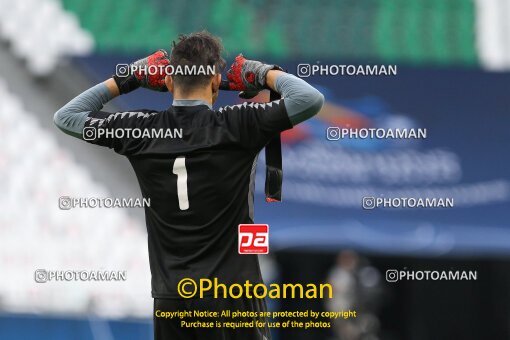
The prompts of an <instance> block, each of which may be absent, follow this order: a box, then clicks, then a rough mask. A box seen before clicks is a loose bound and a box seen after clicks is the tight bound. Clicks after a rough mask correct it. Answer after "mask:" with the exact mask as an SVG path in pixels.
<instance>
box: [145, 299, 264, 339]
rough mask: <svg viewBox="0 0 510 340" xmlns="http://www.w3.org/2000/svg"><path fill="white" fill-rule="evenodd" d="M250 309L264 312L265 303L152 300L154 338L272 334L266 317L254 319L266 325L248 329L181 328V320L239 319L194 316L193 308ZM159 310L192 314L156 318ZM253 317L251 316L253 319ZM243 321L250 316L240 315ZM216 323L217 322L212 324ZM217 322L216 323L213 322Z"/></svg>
mask: <svg viewBox="0 0 510 340" xmlns="http://www.w3.org/2000/svg"><path fill="white" fill-rule="evenodd" d="M195 310H197V311H210V312H218V313H219V314H218V315H221V314H220V313H221V312H222V311H231V312H232V311H253V312H266V311H267V308H266V302H265V300H263V299H242V298H241V299H214V298H203V299H154V314H153V318H154V339H155V340H194V339H196V340H203V339H206V340H216V339H221V340H238V339H239V340H270V339H271V334H270V332H269V328H268V327H267V320H266V319H265V318H256V319H257V320H259V321H262V322H265V325H266V326H265V327H260V328H257V327H250V328H235V329H234V328H230V327H211V328H196V327H182V326H181V322H182V321H184V320H185V321H187V322H194V321H200V322H209V323H210V322H216V321H218V322H223V321H231V322H235V321H236V320H239V319H232V318H221V317H220V318H218V319H216V318H210V317H209V318H201V317H197V316H193V311H195ZM156 311H159V312H158V315H160V312H175V311H190V312H191V315H192V316H191V317H186V318H183V319H180V318H178V317H176V318H162V317H156ZM252 319H253V318H252ZM242 320H243V321H247V320H250V318H242ZM215 324H216V323H215ZM216 325H217V324H216Z"/></svg>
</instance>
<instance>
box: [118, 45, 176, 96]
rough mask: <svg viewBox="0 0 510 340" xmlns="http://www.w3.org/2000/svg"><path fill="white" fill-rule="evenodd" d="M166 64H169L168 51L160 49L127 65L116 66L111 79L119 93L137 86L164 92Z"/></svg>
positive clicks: (165, 88)
mask: <svg viewBox="0 0 510 340" xmlns="http://www.w3.org/2000/svg"><path fill="white" fill-rule="evenodd" d="M168 65H170V58H169V56H168V52H167V51H165V50H163V49H161V50H158V51H156V52H154V53H153V54H151V55H150V56H148V57H146V58H143V59H140V60H137V61H135V62H133V63H131V64H129V65H122V66H120V67H119V66H117V70H116V73H117V74H115V75H114V76H113V79H114V80H115V83H116V84H117V87H118V88H119V92H120V94H125V93H129V92H131V91H133V90H136V89H137V88H139V87H143V88H146V89H149V90H153V91H160V92H166V91H168V89H167V87H166V85H165V76H166V69H167V67H168Z"/></svg>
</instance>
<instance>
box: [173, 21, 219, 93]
mask: <svg viewBox="0 0 510 340" xmlns="http://www.w3.org/2000/svg"><path fill="white" fill-rule="evenodd" d="M172 45H173V46H172V54H171V56H170V65H172V66H173V67H174V70H175V69H177V68H178V67H180V68H183V67H186V66H188V67H190V66H196V67H204V68H207V66H209V68H210V67H211V66H213V67H214V71H215V73H216V74H217V73H221V72H222V70H223V69H224V68H225V60H224V59H223V58H222V57H221V53H222V52H223V45H222V43H221V40H220V38H218V37H216V36H214V35H212V34H211V33H209V32H207V31H205V30H204V31H201V32H195V33H191V34H187V35H185V34H181V35H180V36H179V40H178V42H175V41H174V42H173V44H172ZM213 76H214V75H213V74H198V75H189V74H185V75H182V74H177V73H176V72H175V71H174V75H172V79H173V80H174V84H175V86H177V87H179V88H180V90H181V91H183V92H184V93H186V92H189V91H190V90H192V89H194V88H197V87H201V86H205V85H207V84H208V83H209V81H210V80H211V78H212V77H213Z"/></svg>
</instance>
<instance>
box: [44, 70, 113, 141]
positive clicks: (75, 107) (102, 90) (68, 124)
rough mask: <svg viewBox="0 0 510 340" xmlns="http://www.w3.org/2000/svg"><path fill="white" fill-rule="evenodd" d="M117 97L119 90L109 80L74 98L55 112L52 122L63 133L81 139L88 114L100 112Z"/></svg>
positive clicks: (111, 79)
mask: <svg viewBox="0 0 510 340" xmlns="http://www.w3.org/2000/svg"><path fill="white" fill-rule="evenodd" d="M118 95H119V88H118V87H117V84H116V83H115V81H114V80H113V78H110V79H108V80H106V81H104V82H102V83H100V84H97V85H96V86H94V87H92V88H90V89H88V90H86V91H85V92H82V93H80V94H79V95H78V96H76V97H74V98H73V99H72V100H71V101H70V102H69V103H67V104H66V105H64V106H63V107H62V108H61V109H60V110H58V111H57V112H55V115H54V116H53V122H54V123H55V125H56V126H57V127H58V128H59V129H60V130H62V131H63V132H64V133H66V134H68V135H71V136H73V137H76V138H80V139H83V135H82V133H83V127H84V126H85V121H86V120H87V117H88V115H89V113H90V112H92V111H99V110H101V109H102V108H103V105H104V104H106V103H107V102H109V101H110V100H112V99H113V98H115V97H117V96H118Z"/></svg>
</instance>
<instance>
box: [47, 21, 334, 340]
mask: <svg viewBox="0 0 510 340" xmlns="http://www.w3.org/2000/svg"><path fill="white" fill-rule="evenodd" d="M221 52H222V45H221V42H220V40H219V39H218V38H217V37H214V36H213V35H211V34H209V33H208V32H205V31H203V32H198V33H193V34H189V35H182V36H180V38H179V40H178V41H177V42H176V43H175V42H174V45H173V48H172V52H171V55H168V54H167V53H166V52H165V51H164V50H159V51H157V52H156V53H154V54H152V55H150V56H148V57H147V58H145V59H142V60H139V61H137V62H135V63H134V64H132V65H131V70H134V72H130V73H129V74H126V75H123V76H119V75H116V76H113V77H112V78H110V79H107V80H106V81H104V82H102V83H100V84H98V85H96V86H94V87H92V88H90V89H88V90H87V91H85V92H83V93H81V94H80V95H78V96H77V97H76V98H74V99H72V100H71V101H70V102H69V103H67V104H66V105H65V106H64V107H62V108H61V109H60V110H58V111H57V112H56V113H55V116H54V122H55V124H56V125H57V126H58V127H59V128H60V129H61V130H62V131H63V132H65V133H67V134H69V135H71V136H73V137H77V138H80V139H84V140H86V141H87V142H89V143H92V144H97V145H100V146H105V147H108V148H111V149H113V150H115V152H117V153H119V154H121V155H125V156H126V157H127V158H128V160H129V162H130V163H131V165H132V167H133V169H134V171H135V173H136V176H137V178H138V182H139V185H140V189H141V192H142V195H143V197H144V198H149V199H150V202H151V205H150V207H146V208H145V217H146V226H147V232H148V245H149V263H150V269H151V274H152V296H153V298H154V311H155V312H156V311H158V310H159V311H163V312H170V311H178V310H203V311H221V310H241V311H243V310H244V311H259V312H262V311H265V310H266V305H265V301H264V300H261V299H248V298H240V299H215V298H214V297H212V296H204V298H201V299H200V298H198V297H197V298H191V299H183V298H182V297H181V296H180V295H179V294H178V291H177V285H178V283H179V281H180V280H181V279H183V278H191V279H194V280H195V281H196V282H198V281H199V280H200V279H201V278H206V279H211V280H213V279H214V278H217V279H218V282H221V283H225V284H228V285H232V284H235V283H237V284H241V285H242V284H244V283H245V282H246V281H247V280H248V281H249V282H250V283H252V284H253V285H256V284H257V283H262V277H261V274H260V268H259V262H258V258H257V255H240V254H239V253H238V249H237V241H238V239H237V237H238V235H237V230H238V225H239V224H241V223H253V188H254V171H255V163H256V160H257V156H258V153H259V152H260V150H261V149H262V148H264V146H265V145H266V144H267V143H268V141H269V140H271V139H272V138H273V137H275V136H276V135H277V134H279V133H280V132H282V131H284V130H287V129H290V128H292V126H294V125H296V124H299V123H300V122H302V121H304V120H306V119H309V118H311V117H312V116H314V115H315V114H317V113H318V112H319V110H320V109H321V107H322V105H323V102H324V97H323V95H322V94H321V93H320V92H319V91H317V90H316V89H315V88H313V87H312V86H310V85H308V84H307V83H306V82H305V81H303V80H301V79H299V78H296V77H295V76H293V75H290V74H287V73H285V72H283V71H281V69H280V68H279V67H277V66H275V65H268V64H263V63H261V62H258V61H253V60H247V59H245V58H244V57H243V56H241V55H239V56H237V57H236V58H235V61H234V63H233V64H232V66H231V67H230V69H229V70H228V72H227V79H228V88H229V89H231V90H239V91H246V92H257V91H261V90H263V89H267V88H270V89H272V90H274V91H276V92H278V93H280V94H281V95H282V97H283V99H281V100H276V101H273V102H270V103H265V104H261V103H243V104H241V105H233V106H224V107H221V108H219V109H213V104H214V102H215V101H216V99H217V97H218V94H219V91H220V84H221V70H222V69H223V68H224V67H225V62H224V60H223V59H222V57H221ZM167 65H171V66H172V67H173V68H174V69H175V70H177V68H178V67H185V66H186V65H188V66H193V65H195V66H197V68H196V69H199V67H198V66H203V67H207V66H214V69H215V70H216V72H215V74H177V73H175V74H174V75H169V74H165V73H156V74H149V73H148V72H142V71H138V70H144V69H145V70H147V69H150V67H153V69H158V70H162V69H167V68H165V66H167ZM139 87H144V88H148V89H151V90H155V91H169V92H170V93H171V94H172V95H173V103H172V105H171V106H170V107H169V108H168V109H167V110H165V111H154V110H137V111H127V112H113V113H110V112H104V111H101V109H102V108H103V105H104V104H105V103H107V102H108V101H110V100H112V99H113V98H115V97H117V96H119V95H124V94H127V93H129V92H131V91H134V90H136V89H137V88H139ZM100 129H103V130H110V131H114V130H122V129H124V130H126V129H131V130H132V129H140V130H148V129H156V130H160V129H170V130H171V131H176V130H177V131H182V134H180V135H177V134H174V135H173V137H172V138H150V137H149V136H147V135H145V134H144V135H143V136H142V137H140V138H134V136H126V134H124V135H123V136H121V137H119V134H116V133H115V134H113V135H112V134H108V133H107V134H100V133H97V132H98V131H99V130H100ZM180 321H181V320H179V319H161V318H158V317H156V316H155V317H154V334H155V339H205V338H208V339H243V340H251V339H253V340H255V339H257V340H258V339H260V340H263V339H270V333H269V330H268V329H267V327H263V328H253V329H224V328H212V329H196V328H181V327H180ZM208 321H211V320H208ZM262 321H264V320H262Z"/></svg>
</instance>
